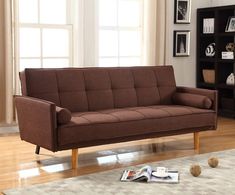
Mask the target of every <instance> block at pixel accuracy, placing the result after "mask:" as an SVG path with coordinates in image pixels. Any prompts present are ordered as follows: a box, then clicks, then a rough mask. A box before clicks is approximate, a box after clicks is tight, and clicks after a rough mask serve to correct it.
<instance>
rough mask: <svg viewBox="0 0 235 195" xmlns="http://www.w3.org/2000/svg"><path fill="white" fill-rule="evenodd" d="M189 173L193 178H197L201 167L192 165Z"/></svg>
mask: <svg viewBox="0 0 235 195" xmlns="http://www.w3.org/2000/svg"><path fill="white" fill-rule="evenodd" d="M190 173H191V174H192V175H193V176H194V177H198V176H199V175H200V174H201V167H200V165H192V166H191V167H190Z"/></svg>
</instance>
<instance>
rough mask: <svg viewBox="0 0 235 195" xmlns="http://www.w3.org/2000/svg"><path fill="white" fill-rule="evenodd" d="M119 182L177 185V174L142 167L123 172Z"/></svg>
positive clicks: (159, 168)
mask: <svg viewBox="0 0 235 195" xmlns="http://www.w3.org/2000/svg"><path fill="white" fill-rule="evenodd" d="M120 180H121V181H143V182H156V183H179V172H178V171H175V170H168V169H167V168H165V167H157V168H156V169H152V167H151V166H148V165H146V166H144V167H142V168H141V169H138V170H124V171H123V174H122V176H121V179H120Z"/></svg>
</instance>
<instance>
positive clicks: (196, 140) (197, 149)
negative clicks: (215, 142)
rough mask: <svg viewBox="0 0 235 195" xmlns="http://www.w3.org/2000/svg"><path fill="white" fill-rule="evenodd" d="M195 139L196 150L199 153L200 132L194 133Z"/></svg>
mask: <svg viewBox="0 0 235 195" xmlns="http://www.w3.org/2000/svg"><path fill="white" fill-rule="evenodd" d="M193 137H194V150H196V152H199V149H200V139H199V132H194V134H193Z"/></svg>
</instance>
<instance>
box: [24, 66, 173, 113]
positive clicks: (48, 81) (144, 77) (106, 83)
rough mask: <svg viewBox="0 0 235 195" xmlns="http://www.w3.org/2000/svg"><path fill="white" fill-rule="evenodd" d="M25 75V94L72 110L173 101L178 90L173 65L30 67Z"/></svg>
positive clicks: (123, 106)
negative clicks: (173, 96) (172, 98)
mask: <svg viewBox="0 0 235 195" xmlns="http://www.w3.org/2000/svg"><path fill="white" fill-rule="evenodd" d="M23 77H24V75H23V73H22V74H21V79H22V80H24V78H23ZM25 78H26V79H25V81H26V82H22V83H21V84H22V89H25V90H24V91H23V95H28V96H32V97H36V98H40V99H44V100H48V101H51V102H54V103H55V104H56V105H57V106H60V107H63V108H67V109H69V110H70V111H71V112H84V111H96V110H104V109H112V108H125V107H135V106H150V105H156V104H171V103H172V102H171V96H172V94H173V93H174V92H175V91H176V85H175V78H174V73H173V68H172V67H171V66H159V67H158V66H153V67H131V68H130V67H124V68H65V69H26V70H25ZM26 89H27V90H26ZM26 92H27V94H25V93H26Z"/></svg>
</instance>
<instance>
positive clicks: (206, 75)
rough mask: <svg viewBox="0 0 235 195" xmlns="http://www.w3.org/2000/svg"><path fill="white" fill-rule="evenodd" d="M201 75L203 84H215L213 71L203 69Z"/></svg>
mask: <svg viewBox="0 0 235 195" xmlns="http://www.w3.org/2000/svg"><path fill="white" fill-rule="evenodd" d="M202 75H203V79H204V82H205V83H210V84H214V83H215V70H211V69H203V70H202Z"/></svg>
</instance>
